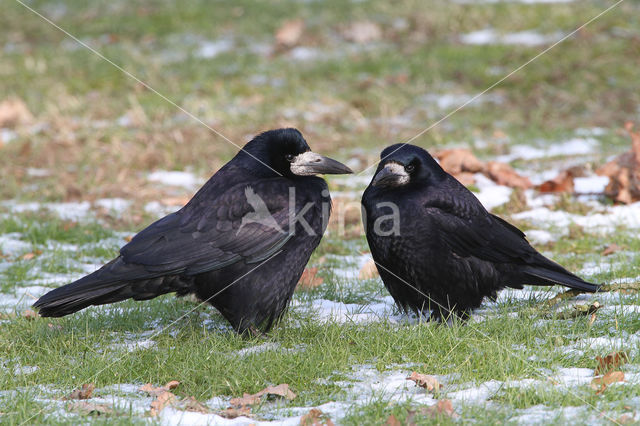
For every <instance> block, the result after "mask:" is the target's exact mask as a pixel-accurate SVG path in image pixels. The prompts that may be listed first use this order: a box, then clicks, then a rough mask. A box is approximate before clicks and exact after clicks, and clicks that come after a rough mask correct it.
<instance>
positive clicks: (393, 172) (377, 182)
mask: <svg viewBox="0 0 640 426" xmlns="http://www.w3.org/2000/svg"><path fill="white" fill-rule="evenodd" d="M408 182H409V173H407V172H406V171H405V169H404V167H403V166H402V165H401V164H398V163H388V164H386V165H385V166H384V167H383V168H382V170H380V171H379V172H378V173H376V175H375V176H374V177H373V180H372V181H371V185H372V186H383V187H384V186H400V185H404V184H406V183H408Z"/></svg>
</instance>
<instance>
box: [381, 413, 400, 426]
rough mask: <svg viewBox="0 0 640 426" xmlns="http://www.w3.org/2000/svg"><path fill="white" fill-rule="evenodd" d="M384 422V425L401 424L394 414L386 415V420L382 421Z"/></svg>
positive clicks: (393, 425)
mask: <svg viewBox="0 0 640 426" xmlns="http://www.w3.org/2000/svg"><path fill="white" fill-rule="evenodd" d="M384 424H385V426H402V423H400V420H398V419H397V417H396V416H394V415H393V414H391V415H389V417H387V421H386V422H384Z"/></svg>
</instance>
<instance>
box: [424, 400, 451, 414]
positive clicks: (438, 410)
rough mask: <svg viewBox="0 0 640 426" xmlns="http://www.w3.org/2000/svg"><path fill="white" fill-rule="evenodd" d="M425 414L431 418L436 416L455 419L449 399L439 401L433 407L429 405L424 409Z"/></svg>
mask: <svg viewBox="0 0 640 426" xmlns="http://www.w3.org/2000/svg"><path fill="white" fill-rule="evenodd" d="M425 414H428V415H430V416H431V417H437V416H441V415H443V416H447V417H457V414H456V412H455V411H454V409H453V403H452V402H451V400H450V399H440V400H438V402H436V403H435V404H434V405H431V406H429V407H427V408H426V410H425Z"/></svg>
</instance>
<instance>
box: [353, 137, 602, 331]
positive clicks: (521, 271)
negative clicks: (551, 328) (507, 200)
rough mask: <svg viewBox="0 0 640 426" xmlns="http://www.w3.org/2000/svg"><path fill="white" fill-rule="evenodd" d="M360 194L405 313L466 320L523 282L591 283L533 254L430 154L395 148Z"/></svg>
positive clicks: (383, 269)
mask: <svg viewBox="0 0 640 426" xmlns="http://www.w3.org/2000/svg"><path fill="white" fill-rule="evenodd" d="M381 158H382V161H381V162H380V163H379V165H378V168H377V170H376V173H375V175H374V177H373V180H372V181H371V183H370V184H369V187H367V189H366V190H365V192H364V194H363V196H362V206H363V211H362V214H363V221H364V223H365V229H366V234H367V241H368V242H369V247H370V249H371V254H372V255H373V259H374V261H375V262H376V266H377V268H378V271H379V272H380V276H381V278H382V280H383V282H384V284H385V286H386V288H387V289H388V290H389V293H391V295H392V296H393V298H394V300H395V302H396V304H397V305H398V307H399V308H400V309H402V310H403V311H405V312H406V311H408V310H411V311H414V312H416V313H418V314H422V313H423V312H424V313H426V312H428V311H432V313H431V318H432V319H435V320H442V319H443V318H446V319H449V315H450V314H455V315H457V316H458V317H460V318H461V319H465V318H467V317H468V316H469V313H470V312H471V310H473V309H474V308H477V307H479V306H480V304H481V303H482V300H483V299H484V298H485V297H489V298H492V299H495V297H496V295H497V292H498V291H499V290H501V289H503V288H505V287H511V288H518V289H521V288H522V286H523V284H531V285H544V286H550V285H555V284H560V285H564V286H567V287H570V288H573V289H577V290H581V291H586V292H594V291H597V290H598V285H596V284H592V283H588V282H586V281H584V280H582V279H581V278H579V277H577V276H576V275H574V274H572V273H571V272H569V271H567V270H566V269H564V268H563V267H562V266H560V265H558V264H557V263H555V262H553V261H551V260H549V259H547V258H546V257H544V256H542V255H541V254H540V253H538V252H537V251H536V250H535V249H534V248H533V247H531V246H530V245H529V242H528V241H527V240H526V238H525V234H524V233H522V232H521V231H520V230H519V229H518V228H516V227H515V226H513V225H511V224H509V223H508V222H506V221H504V220H503V219H501V218H499V217H498V216H495V215H493V214H491V213H489V212H487V210H486V209H485V208H484V207H483V206H482V204H481V203H480V201H479V200H478V199H477V198H476V197H475V196H474V195H473V193H471V191H469V190H468V189H467V188H465V187H464V186H463V185H462V184H461V183H460V182H458V181H457V180H456V179H455V178H454V177H453V176H451V175H450V174H448V173H447V172H445V171H444V170H443V169H442V167H440V165H439V164H438V163H437V162H436V161H435V160H434V159H433V158H432V157H431V155H429V153H428V152H427V151H425V150H424V149H422V148H419V147H417V146H414V145H401V144H396V145H392V146H390V147H388V148H386V149H385V150H384V151H382V154H381Z"/></svg>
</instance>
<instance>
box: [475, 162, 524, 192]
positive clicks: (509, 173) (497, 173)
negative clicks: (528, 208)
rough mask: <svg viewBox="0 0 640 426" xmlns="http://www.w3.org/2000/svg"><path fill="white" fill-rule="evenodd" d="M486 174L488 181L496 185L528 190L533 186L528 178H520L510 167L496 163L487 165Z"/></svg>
mask: <svg viewBox="0 0 640 426" xmlns="http://www.w3.org/2000/svg"><path fill="white" fill-rule="evenodd" d="M486 174H487V176H488V177H489V179H491V180H493V181H494V182H495V183H497V184H498V185H505V186H509V187H511V188H521V189H529V188H531V187H532V186H533V185H532V184H531V181H530V180H529V178H528V177H525V176H520V175H519V174H518V173H517V172H516V171H515V170H514V169H513V167H511V166H510V165H508V164H506V163H500V162H497V161H490V162H488V163H487V170H486Z"/></svg>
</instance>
